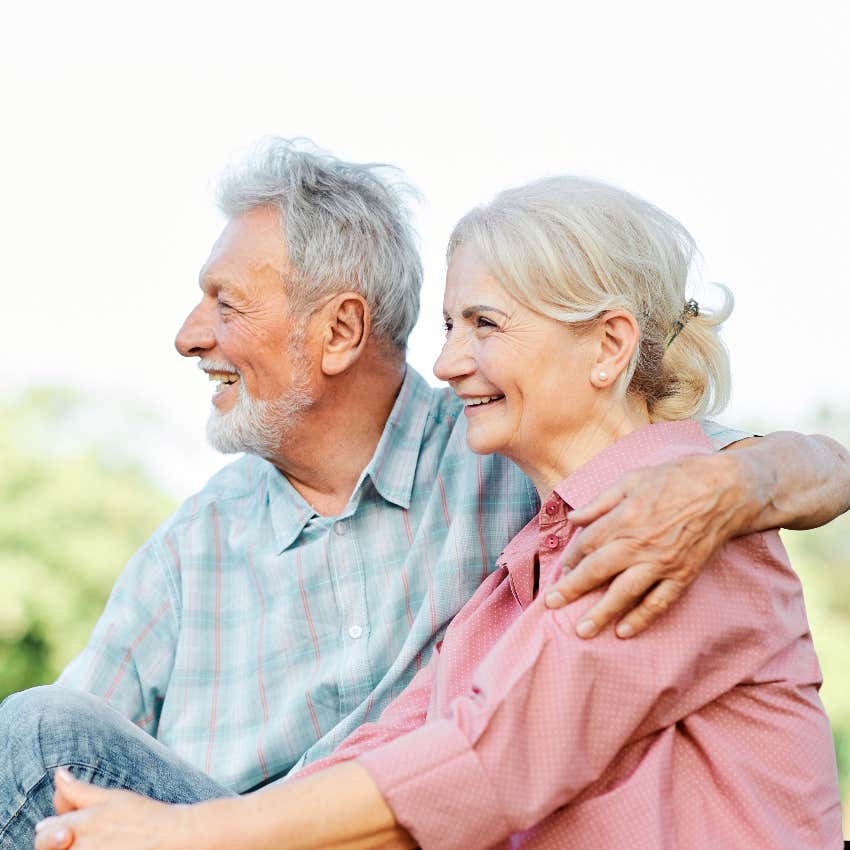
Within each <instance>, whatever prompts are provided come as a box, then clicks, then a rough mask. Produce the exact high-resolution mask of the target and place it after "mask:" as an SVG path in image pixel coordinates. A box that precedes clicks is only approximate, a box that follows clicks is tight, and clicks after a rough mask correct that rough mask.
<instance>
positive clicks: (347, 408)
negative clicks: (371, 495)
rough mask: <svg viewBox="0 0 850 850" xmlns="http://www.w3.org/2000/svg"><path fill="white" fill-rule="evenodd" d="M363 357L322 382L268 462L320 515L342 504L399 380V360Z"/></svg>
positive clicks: (374, 440) (332, 513)
mask: <svg viewBox="0 0 850 850" xmlns="http://www.w3.org/2000/svg"><path fill="white" fill-rule="evenodd" d="M364 359H365V361H366V362H359V363H358V364H357V366H356V367H355V368H354V369H352V370H351V373H349V374H346V375H340V376H338V378H336V379H334V380H331V381H328V382H326V384H325V386H324V387H322V389H321V391H320V393H319V396H318V397H317V399H316V401H315V403H314V405H313V406H312V407H311V409H310V410H309V411H308V412H307V413H306V414H305V416H304V418H303V420H302V421H301V422H299V423H298V425H296V426H295V428H293V432H292V434H291V435H290V436H289V438H288V439H287V441H286V444H285V445H284V446H282V447H281V451H280V452H279V454H278V455H277V456H275V457H273V458H269V459H268V460H269V461H270V462H271V463H273V464H274V465H275V466H276V467H277V468H278V469H279V470H280V471H281V472H282V473H283V474H284V475H285V476H286V477H287V479H288V480H289V482H290V483H291V484H292V486H293V487H294V488H295V489H296V490H297V491H298V492H299V493H300V494H301V496H302V497H303V498H304V499H305V501H307V502H308V503H309V504H310V505H311V506H312V507H313V510H315V511H316V513H318V514H320V515H322V516H338V515H339V514H340V513H342V511H343V510H344V509H345V506H346V505H347V504H348V501H349V499H350V498H351V495H352V493H353V492H354V488H355V487H356V486H357V482H358V480H359V479H360V475H361V474H362V472H363V470H364V469H365V467H366V466H367V465H368V463H369V461H370V460H371V459H372V456H373V455H374V454H375V449H376V448H377V446H378V442H379V441H380V439H381V435H382V434H383V432H384V427H385V426H386V423H387V419H388V418H389V415H390V412H391V411H392V408H393V405H394V404H395V400H396V397H397V396H398V393H399V390H400V389H401V384H402V381H403V379H404V366H403V362H402V363H391V362H387V361H386V360H385V359H383V358H380V357H368V358H364Z"/></svg>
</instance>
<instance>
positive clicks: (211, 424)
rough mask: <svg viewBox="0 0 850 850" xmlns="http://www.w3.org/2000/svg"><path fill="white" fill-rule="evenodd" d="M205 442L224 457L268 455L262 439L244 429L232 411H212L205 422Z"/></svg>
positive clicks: (247, 428) (246, 428)
mask: <svg viewBox="0 0 850 850" xmlns="http://www.w3.org/2000/svg"><path fill="white" fill-rule="evenodd" d="M207 442H208V443H209V444H210V446H212V448H214V449H215V450H216V451H217V452H221V453H222V454H225V455H232V454H239V453H240V452H247V453H248V454H258V455H261V456H265V455H266V454H267V453H268V452H267V451H266V447H265V445H264V444H263V442H264V441H263V440H262V438H260V437H259V435H257V434H255V433H251V429H250V428H249V427H246V423H245V422H240V421H239V420H238V417H237V416H235V415H234V411H229V412H228V413H219V412H218V411H216V410H213V412H212V413H211V414H210V418H209V419H208V420H207Z"/></svg>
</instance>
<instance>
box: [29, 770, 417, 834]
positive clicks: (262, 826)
mask: <svg viewBox="0 0 850 850" xmlns="http://www.w3.org/2000/svg"><path fill="white" fill-rule="evenodd" d="M56 788H57V796H61V799H62V803H61V804H60V805H62V807H63V808H66V809H67V808H70V807H73V808H74V810H73V811H71V812H70V813H68V814H65V815H63V816H62V817H54V818H49V819H47V820H46V821H42V823H41V824H40V825H39V827H38V832H37V835H36V841H35V847H36V850H65V848H68V847H70V846H72V845H71V841H73V848H74V850H114V848H116V847H120V848H122V850H153V848H156V850H191V848H194V847H203V848H206V850H233V848H234V847H238V848H239V850H316V848H330V847H333V848H339V850H372V848H380V850H403V848H410V847H416V842H415V841H414V840H413V839H412V838H411V837H410V835H409V833H407V832H406V831H405V830H404V829H403V828H401V827H399V826H397V824H396V822H395V818H394V816H393V813H392V812H391V811H390V809H389V807H388V806H387V804H386V802H384V798H383V797H382V796H381V794H380V792H379V791H378V789H377V787H376V786H375V783H374V782H373V781H372V778H371V777H370V776H369V773H368V772H367V771H366V770H365V769H364V768H363V767H361V766H360V765H358V764H356V763H354V762H348V763H345V764H340V765H337V766H335V767H332V768H330V769H328V770H325V771H322V772H321V773H318V774H316V775H314V776H310V777H308V778H306V779H303V780H295V781H292V782H287V783H283V784H276V785H271V786H269V787H267V788H265V789H263V790H261V791H257V792H255V793H253V794H248V795H246V796H244V797H229V798H227V799H222V800H211V801H208V802H204V803H198V804H196V805H193V806H169V805H166V804H164V803H157V802H154V801H153V800H149V799H147V798H146V797H142V796H139V795H138V794H134V793H131V792H129V791H114V790H107V789H103V788H98V787H96V786H94V785H88V784H86V783H84V782H79V781H77V780H74V779H71V778H70V777H69V776H68V775H66V774H64V773H62V774H58V775H57V777H56Z"/></svg>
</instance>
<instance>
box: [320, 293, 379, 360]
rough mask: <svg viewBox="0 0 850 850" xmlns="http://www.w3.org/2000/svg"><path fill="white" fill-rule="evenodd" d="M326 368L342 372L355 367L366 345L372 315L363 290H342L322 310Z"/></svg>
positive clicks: (323, 347)
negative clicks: (362, 293) (361, 292)
mask: <svg viewBox="0 0 850 850" xmlns="http://www.w3.org/2000/svg"><path fill="white" fill-rule="evenodd" d="M321 316H322V322H323V325H324V332H323V338H322V371H323V372H324V373H325V374H326V375H339V374H341V373H342V372H345V371H346V369H349V368H351V366H353V365H354V364H355V363H356V362H357V360H358V358H359V357H360V355H361V354H362V353H363V350H364V348H365V347H366V341H367V340H368V339H369V331H370V330H371V327H372V317H371V315H370V313H369V305H368V304H367V303H366V299H365V298H363V296H362V295H360V293H359V292H340V293H339V294H338V295H335V296H334V297H333V298H331V300H330V301H328V303H327V304H325V306H324V307H323V308H322V310H321Z"/></svg>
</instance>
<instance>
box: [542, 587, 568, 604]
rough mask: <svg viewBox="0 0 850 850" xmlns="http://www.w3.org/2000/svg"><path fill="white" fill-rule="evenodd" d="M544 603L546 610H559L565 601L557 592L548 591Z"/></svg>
mask: <svg viewBox="0 0 850 850" xmlns="http://www.w3.org/2000/svg"><path fill="white" fill-rule="evenodd" d="M545 601H546V607H547V608H560V607H562V606H563V605H566V603H567V600H566V599H564V597H563V596H562V595H561V594H560V593H559V592H558V591H557V590H551V591H549V593H547V594H546V600H545Z"/></svg>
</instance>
